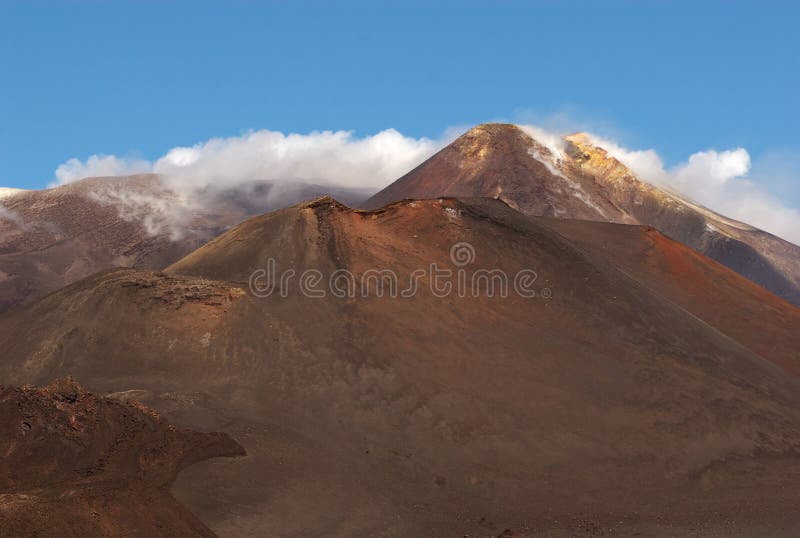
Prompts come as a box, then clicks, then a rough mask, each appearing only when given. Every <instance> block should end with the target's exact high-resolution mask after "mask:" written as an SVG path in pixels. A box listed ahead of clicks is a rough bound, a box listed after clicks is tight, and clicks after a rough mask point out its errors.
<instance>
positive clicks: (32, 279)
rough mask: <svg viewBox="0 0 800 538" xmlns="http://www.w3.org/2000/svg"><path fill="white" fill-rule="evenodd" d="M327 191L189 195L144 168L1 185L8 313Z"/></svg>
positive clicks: (175, 254)
mask: <svg viewBox="0 0 800 538" xmlns="http://www.w3.org/2000/svg"><path fill="white" fill-rule="evenodd" d="M326 192H330V187H323V186H320V185H313V184H302V183H292V184H290V185H276V184H274V183H270V182H266V181H253V182H252V183H249V184H246V185H242V186H240V187H239V188H237V189H231V190H218V191H213V192H198V193H195V194H194V196H195V198H193V199H191V200H186V199H184V198H181V197H179V196H178V195H176V194H175V193H174V192H173V191H171V190H170V189H169V188H168V187H167V186H166V184H165V183H164V182H163V181H162V179H161V178H160V177H159V176H156V175H153V174H145V175H138V176H127V177H104V178H89V179H84V180H81V181H78V182H75V183H70V184H68V185H64V186H61V187H56V188H53V189H47V190H42V191H17V192H12V193H0V194H3V196H2V198H0V312H3V311H5V310H8V309H10V308H12V307H14V306H15V305H17V304H21V303H25V302H27V301H30V300H33V299H36V298H39V297H41V296H42V295H45V294H46V293H49V292H51V291H55V290H57V289H59V288H61V287H63V286H65V285H67V284H69V283H71V282H74V281H76V280H79V279H81V278H83V277H85V276H88V275H90V274H92V273H95V272H97V271H100V270H103V269H109V268H112V267H135V268H141V269H163V268H164V267H166V266H167V265H169V264H170V263H172V262H174V261H176V260H178V259H180V258H181V257H182V256H184V255H186V254H188V253H189V252H191V251H192V250H194V249H195V248H197V247H199V246H200V245H202V244H203V243H205V242H206V241H208V240H209V239H212V238H214V237H216V236H217V235H219V234H220V233H222V232H223V231H225V230H227V229H229V228H231V227H232V226H234V225H236V224H238V223H239V222H241V221H242V220H244V219H246V218H248V217H251V216H253V215H257V214H261V213H263V212H265V211H270V210H273V209H277V208H279V207H285V206H286V205H290V204H295V203H297V202H299V201H301V200H304V199H308V198H313V197H315V196H319V195H321V194H324V193H326ZM334 192H336V193H337V194H339V195H342V196H344V197H345V199H346V200H350V201H356V200H359V201H360V200H363V199H364V197H366V195H365V194H363V193H361V192H359V191H354V190H346V189H338V190H335V191H334Z"/></svg>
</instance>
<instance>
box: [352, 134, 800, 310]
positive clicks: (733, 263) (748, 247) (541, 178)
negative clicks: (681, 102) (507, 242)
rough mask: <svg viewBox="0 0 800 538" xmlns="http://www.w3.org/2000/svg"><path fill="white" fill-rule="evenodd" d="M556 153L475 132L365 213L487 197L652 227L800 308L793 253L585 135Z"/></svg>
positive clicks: (545, 211)
mask: <svg viewBox="0 0 800 538" xmlns="http://www.w3.org/2000/svg"><path fill="white" fill-rule="evenodd" d="M557 145H559V146H560V148H554V147H553V145H552V144H550V149H548V147H546V146H545V145H544V144H543V143H542V142H541V141H537V140H535V139H534V138H532V137H531V135H530V134H528V133H527V132H525V131H524V130H523V129H521V128H519V127H517V126H515V125H507V124H486V125H479V126H478V127H475V128H473V129H471V130H470V131H469V132H467V133H466V134H464V135H463V136H461V137H460V138H459V139H457V140H456V141H455V142H453V143H452V144H451V145H450V146H448V147H446V148H445V149H443V150H442V151H440V152H439V153H438V154H436V155H434V156H433V157H431V158H430V159H429V160H427V161H426V162H424V163H423V164H421V165H420V166H419V167H417V168H416V169H415V170H412V171H411V172H409V173H408V174H406V175H405V176H403V177H401V178H400V179H398V180H397V181H395V182H394V183H392V184H391V185H389V186H388V187H386V188H385V189H384V190H382V191H380V192H379V193H377V194H376V195H375V196H373V197H372V198H371V199H370V200H368V201H367V202H366V204H365V207H368V208H375V207H380V206H383V205H385V204H388V203H391V202H395V201H398V200H402V199H406V198H435V197H438V196H487V197H494V198H499V199H501V200H503V201H505V202H506V203H508V204H509V205H510V206H511V207H513V208H515V209H518V210H519V211H521V212H523V213H525V214H527V215H533V216H555V217H559V218H567V219H581V220H593V221H605V222H615V223H629V224H643V225H650V226H654V227H656V228H657V229H659V230H660V231H662V232H663V233H665V234H667V235H668V236H670V237H672V238H673V239H676V240H677V241H680V242H681V243H683V244H685V245H688V246H690V247H691V248H693V249H695V250H697V251H698V252H700V253H702V254H705V255H706V256H708V257H710V258H712V259H714V260H717V261H718V262H720V263H722V264H723V265H725V266H727V267H729V268H731V269H733V270H734V271H736V272H738V273H739V274H741V275H743V276H744V277H745V278H748V279H750V280H752V281H753V282H755V283H757V284H760V285H761V286H763V287H765V288H767V289H768V290H770V291H772V292H773V293H775V294H776V295H778V296H779V297H782V298H784V299H786V300H788V301H790V302H792V303H793V304H795V305H800V247H797V246H796V245H793V244H791V243H789V242H787V241H784V240H782V239H780V238H778V237H775V236H774V235H772V234H769V233H767V232H764V231H762V230H758V229H756V228H753V227H752V226H749V225H747V224H744V223H740V222H736V221H734V220H731V219H728V218H725V217H723V216H721V215H719V214H716V213H714V212H713V211H710V210H708V209H706V208H704V207H701V206H699V205H697V204H694V203H692V202H690V201H688V200H685V199H683V198H681V197H680V196H678V195H676V194H673V193H669V192H666V191H664V190H662V189H659V188H656V187H654V186H653V185H650V184H648V183H646V182H644V181H642V180H640V179H639V178H637V177H636V176H635V175H634V174H633V173H632V172H631V171H630V170H629V169H627V168H626V167H625V166H624V165H623V164H622V163H620V162H619V161H617V160H616V159H614V158H613V157H611V156H609V155H608V154H607V153H606V151H605V150H603V149H602V148H600V147H597V146H594V145H592V143H591V142H590V140H589V138H588V137H587V136H586V135H583V134H576V135H571V136H568V137H566V138H565V139H564V140H563V141H561V143H560V144H557Z"/></svg>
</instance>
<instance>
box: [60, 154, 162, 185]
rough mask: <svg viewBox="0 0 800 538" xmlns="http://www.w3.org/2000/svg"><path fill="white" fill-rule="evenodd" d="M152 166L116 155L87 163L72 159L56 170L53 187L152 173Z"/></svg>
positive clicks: (140, 160) (94, 159) (98, 158)
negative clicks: (107, 177) (75, 182)
mask: <svg viewBox="0 0 800 538" xmlns="http://www.w3.org/2000/svg"><path fill="white" fill-rule="evenodd" d="M151 169H152V164H151V163H150V162H148V161H145V160H142V159H128V158H123V157H116V156H114V155H92V156H91V157H89V158H88V159H86V160H85V161H81V160H79V159H70V160H68V161H67V162H65V163H63V164H61V165H59V166H58V168H56V181H55V183H53V184H52V185H51V186H55V185H64V184H66V183H71V182H73V181H77V180H79V179H83V178H85V177H106V176H127V175H131V174H141V173H146V172H150V171H151Z"/></svg>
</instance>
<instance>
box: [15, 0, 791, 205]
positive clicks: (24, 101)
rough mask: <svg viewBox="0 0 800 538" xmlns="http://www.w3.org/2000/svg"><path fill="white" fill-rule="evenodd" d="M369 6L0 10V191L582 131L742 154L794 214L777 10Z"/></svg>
mask: <svg viewBox="0 0 800 538" xmlns="http://www.w3.org/2000/svg"><path fill="white" fill-rule="evenodd" d="M374 4H375V3H366V2H363V3H360V4H354V3H350V4H337V3H335V2H316V3H310V2H306V3H302V4H300V5H298V4H290V3H288V2H284V3H266V2H233V3H228V4H227V5H223V4H222V3H209V2H191V3H189V2H167V3H155V2H110V3H101V2H99V1H94V2H33V3H32V4H31V3H29V2H26V3H23V2H5V3H2V4H0V6H1V7H0V77H1V78H0V186H15V187H26V188H37V187H43V186H45V185H47V184H48V183H50V182H52V181H53V177H54V176H53V174H54V171H55V169H56V167H57V166H58V165H59V164H61V163H63V162H65V161H66V160H68V159H70V158H73V157H77V158H79V159H85V158H87V157H89V156H90V155H92V154H115V155H126V156H138V157H142V158H145V159H155V158H158V157H159V156H161V155H163V154H164V153H165V152H167V151H168V150H169V149H170V148H172V147H175V146H186V145H192V144H195V143H197V142H201V141H204V140H206V139H209V138H211V137H220V136H235V135H239V134H241V133H243V132H245V131H247V130H248V129H264V128H266V129H272V130H279V131H283V132H301V133H305V132H309V131H312V130H324V129H334V130H336V129H346V130H353V131H354V132H355V134H356V135H368V134H373V133H376V132H378V131H381V130H383V129H386V128H389V127H393V128H396V129H398V130H399V131H400V132H402V133H403V134H405V135H409V136H413V137H420V136H427V137H438V136H440V135H441V134H442V132H443V131H444V130H445V129H447V128H448V127H451V126H464V125H469V124H475V123H480V122H483V121H488V120H497V119H505V120H511V121H518V122H532V123H544V124H559V125H562V124H565V125H566V126H567V127H568V128H572V127H575V128H580V127H588V128H591V129H592V130H594V131H596V132H598V133H599V134H601V135H604V136H609V137H613V138H614V139H615V140H617V141H620V142H623V143H624V144H625V145H626V146H628V147H633V148H655V149H656V150H658V152H659V153H660V155H661V156H662V157H663V158H664V160H665V161H666V162H667V164H673V163H677V162H679V161H682V160H684V159H686V158H687V157H688V156H689V155H690V154H692V153H694V152H696V151H699V150H704V149H708V148H716V149H726V148H735V147H744V148H746V149H747V150H748V151H749V153H750V155H751V157H752V159H753V162H754V165H756V166H758V165H759V164H761V165H762V166H761V169H764V170H766V169H767V166H766V164H769V165H770V166H771V167H772V168H771V170H773V172H771V173H770V174H767V176H768V177H763V176H764V174H762V176H760V177H759V179H758V180H759V181H761V182H763V183H764V184H765V186H766V187H767V188H768V189H769V190H770V192H771V193H773V194H775V195H777V196H780V197H781V198H782V199H784V200H788V201H790V202H791V204H792V205H793V206H795V207H797V206H798V205H800V188H798V180H797V179H796V177H795V176H794V171H795V170H798V169H800V161H798V159H797V154H798V150H799V149H800V130H799V129H798V127H797V125H798V120H800V99H798V97H797V96H798V87H800V65H799V64H800V60H799V59H798V58H800V32H797V31H796V21H797V20H798V16H800V9H798V7H796V6H793V5H791V4H790V3H788V2H787V3H786V4H779V3H773V4H769V5H768V4H765V3H764V2H758V3H756V2H752V3H745V2H733V3H731V2H724V3H723V2H708V3H705V4H702V3H697V2H692V3H688V2H685V3H684V2H678V3H675V2H673V3H665V2H661V3H659V2H656V3H645V2H632V1H628V2H620V3H614V2H566V3H560V2H559V3H556V2H528V3H521V2H499V3H498V2H494V3H491V4H490V3H489V2H486V3H482V2H466V3H456V2H448V3H438V4H436V5H435V7H424V6H425V4H422V3H419V2H418V3H413V2H412V3H411V4H402V3H399V2H397V3H391V2H383V3H379V5H378V7H375V5H374ZM764 163H766V164H764Z"/></svg>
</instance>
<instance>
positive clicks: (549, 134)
mask: <svg viewBox="0 0 800 538" xmlns="http://www.w3.org/2000/svg"><path fill="white" fill-rule="evenodd" d="M562 123H563V122H562ZM520 127H521V128H523V129H524V130H525V131H526V132H528V133H529V134H530V135H532V136H533V137H534V138H536V139H537V140H539V141H540V142H541V143H542V144H543V145H545V146H546V147H547V148H548V149H549V150H550V152H551V153H552V154H553V156H554V157H555V158H556V159H558V158H562V157H563V153H562V152H563V141H562V140H561V135H560V134H555V133H554V132H553V131H552V130H546V129H542V128H540V127H536V126H533V125H521V126H520ZM464 130H466V129H449V130H447V131H445V134H444V135H443V136H442V137H440V138H439V139H428V138H413V137H408V136H404V135H402V134H401V133H399V132H397V131H396V130H394V129H387V130H385V131H381V132H379V133H377V134H374V135H370V136H365V137H361V138H359V137H356V136H354V135H353V133H352V132H349V131H315V132H312V133H309V134H284V133H281V132H277V131H269V130H260V131H251V132H247V133H245V134H243V135H241V136H236V137H229V138H213V139H210V140H208V141H205V142H201V143H198V144H196V145H194V146H191V147H176V148H173V149H171V150H169V151H168V152H167V153H166V154H164V155H163V156H162V157H160V158H159V159H156V160H155V161H153V162H148V161H145V160H141V159H131V158H120V157H115V156H113V155H93V156H91V157H89V158H88V159H86V160H85V161H80V160H78V159H70V160H69V161H67V162H66V163H64V164H62V165H61V166H59V167H58V169H57V170H56V179H57V181H56V184H64V183H68V182H70V181H75V180H77V179H81V178H84V177H92V176H114V175H129V174H135V173H143V172H157V173H159V174H161V175H162V177H163V178H164V181H165V182H166V184H167V185H168V186H169V187H171V188H172V189H173V190H174V191H175V192H176V193H178V195H179V196H180V199H181V200H184V201H186V200H198V196H197V195H198V193H201V192H207V191H209V190H212V191H213V190H221V189H230V188H240V187H246V186H247V184H249V183H251V182H252V181H254V180H268V181H272V182H274V183H275V184H276V187H278V188H280V187H281V186H290V185H292V184H294V183H315V184H319V185H323V186H331V187H346V188H359V189H364V190H371V191H377V190H379V189H381V188H383V187H385V186H386V185H387V184H389V183H390V182H391V181H393V180H395V179H397V178H399V177H400V176H402V175H403V174H405V173H406V172H408V171H409V170H411V169H412V168H414V167H415V166H416V165H418V164H420V163H421V162H423V161H424V160H425V159H427V158H428V157H430V156H431V155H433V153H435V152H436V151H437V150H439V149H440V148H442V147H443V146H444V145H446V144H447V143H449V142H450V141H451V140H452V139H454V138H455V137H456V136H457V135H458V134H460V133H461V132H463V131H464ZM592 140H593V142H594V143H595V144H597V145H599V146H601V147H603V148H605V149H606V150H607V151H608V152H609V154H611V155H612V156H614V157H616V158H617V159H619V160H620V161H621V162H623V163H624V164H625V165H626V166H628V167H629V168H630V169H631V170H632V171H633V172H634V173H635V174H636V175H637V176H638V177H640V178H641V179H643V180H645V181H648V182H650V183H653V184H655V185H658V186H661V187H664V188H667V189H669V190H671V191H674V192H676V193H679V194H682V195H683V196H685V197H687V198H689V199H691V200H693V201H695V202H697V203H700V204H702V205H704V206H706V207H708V208H710V209H712V210H714V211H716V212H718V213H721V214H722V215H725V216H728V217H730V218H734V219H737V220H741V221H743V222H745V223H748V224H752V225H753V226H756V227H758V228H762V229H764V230H767V231H769V232H771V233H774V234H776V235H779V236H781V237H784V238H786V239H788V240H790V241H793V242H795V243H800V212H799V211H798V210H797V209H795V208H792V207H789V206H787V205H786V204H785V203H783V201H782V200H781V199H779V198H777V197H775V196H772V195H770V194H769V192H768V191H767V190H766V189H765V188H764V187H763V186H762V185H767V184H768V182H765V181H763V177H760V175H759V173H758V171H756V173H753V172H752V171H751V168H752V164H751V159H750V155H749V153H748V152H747V151H746V150H745V149H743V148H735V149H731V150H726V151H715V150H707V151H700V152H697V153H695V154H693V155H692V156H690V157H689V159H688V160H687V161H686V162H684V163H681V164H679V165H677V166H674V167H671V168H667V167H665V165H664V162H663V161H662V159H661V157H660V156H659V155H658V153H657V152H656V151H654V150H652V149H647V150H630V149H627V148H625V147H623V146H621V145H620V144H618V143H616V142H614V141H611V140H605V139H602V138H600V137H596V136H592ZM773 164H774V163H773ZM755 178H759V180H758V181H756V179H755ZM148 204H149V205H150V206H152V205H153V204H152V203H150V202H148ZM140 205H141V204H139V203H136V204H133V206H136V207H138V206H140ZM134 212H136V211H134ZM159 213H160V212H159ZM153 226H155V227H157V226H158V222H155V223H154V224H153Z"/></svg>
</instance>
